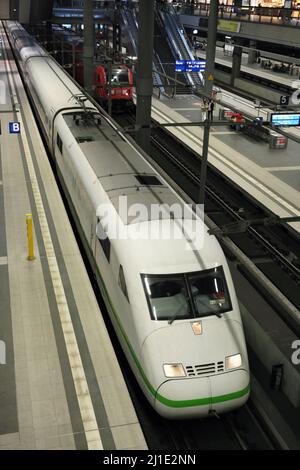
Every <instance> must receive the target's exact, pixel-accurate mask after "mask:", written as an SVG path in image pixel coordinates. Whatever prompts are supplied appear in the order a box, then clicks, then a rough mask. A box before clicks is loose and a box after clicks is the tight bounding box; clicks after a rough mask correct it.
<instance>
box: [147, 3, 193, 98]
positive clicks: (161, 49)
mask: <svg viewBox="0 0 300 470" xmlns="http://www.w3.org/2000/svg"><path fill="white" fill-rule="evenodd" d="M154 51H155V54H156V55H157V57H158V58H159V61H160V68H162V70H161V72H162V73H164V74H165V75H166V76H167V77H171V79H172V78H173V79H174V78H176V79H177V80H179V81H180V82H182V83H183V85H181V84H176V93H177V94H188V93H191V92H192V91H191V87H190V85H191V83H190V81H189V79H188V77H187V74H180V75H177V76H176V77H175V61H176V58H177V55H176V53H174V48H173V47H172V45H171V43H170V41H169V39H168V35H166V29H165V25H164V23H163V21H162V17H161V15H160V11H159V9H158V8H156V12H155V17H154ZM167 77H166V78H165V79H164V80H165V82H164V83H165V88H166V90H169V92H170V91H171V90H174V81H173V80H170V79H168V78H167Z"/></svg>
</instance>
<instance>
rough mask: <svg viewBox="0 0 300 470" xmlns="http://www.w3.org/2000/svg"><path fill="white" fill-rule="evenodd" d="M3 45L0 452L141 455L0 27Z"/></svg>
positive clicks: (131, 413) (139, 436) (128, 404)
mask: <svg viewBox="0 0 300 470" xmlns="http://www.w3.org/2000/svg"><path fill="white" fill-rule="evenodd" d="M0 40H1V41H0V47H1V49H2V50H1V52H2V57H1V61H0V79H1V93H2V95H1V104H0V116H1V136H0V152H1V154H0V221H1V224H0V346H1V348H0V450H4V449H8V450H9V449H13V450H17V449H41V450H46V449H100V450H101V449H104V450H115V449H117V450H129V449H130V450H138V449H146V448H147V445H146V442H145V439H144V435H143V432H142V430H141V427H140V424H139V421H138V418H137V415H136V413H135V410H134V407H133V404H132V401H131V398H130V396H129V393H128V390H127V387H126V384H125V381H124V378H123V375H122V372H121V369H120V366H119V364H118V361H117V358H116V356H115V353H114V349H113V347H112V344H111V342H110V338H109V336H108V333H107V329H106V326H105V323H104V320H103V317H102V315H101V311H100V309H99V305H98V302H97V299H96V297H95V293H94V291H93V289H92V286H91V284H90V281H89V277H88V274H87V272H86V268H85V265H84V262H83V259H82V256H81V253H80V250H79V248H78V245H77V242H76V239H75V236H74V233H73V230H72V228H71V225H70V222H69V219H68V217H67V214H66V211H65V208H64V205H63V202H62V199H61V196H60V193H59V190H58V187H57V184H56V181H55V178H54V176H53V172H52V170H51V167H50V163H49V160H48V157H47V154H46V151H45V148H44V145H43V142H42V140H41V137H40V134H39V130H38V128H37V125H36V123H35V121H34V117H33V114H32V112H31V108H30V104H29V102H28V99H27V96H26V93H25V90H24V88H23V85H22V81H21V78H20V76H19V74H18V70H17V67H16V64H15V61H14V59H13V56H12V53H11V51H10V47H9V43H8V41H7V38H6V35H5V32H4V29H3V26H2V24H1V25H0ZM27 214H31V215H32V220H33V238H34V256H35V259H34V260H31V261H29V260H28V259H27V256H28V251H27V228H26V215H27Z"/></svg>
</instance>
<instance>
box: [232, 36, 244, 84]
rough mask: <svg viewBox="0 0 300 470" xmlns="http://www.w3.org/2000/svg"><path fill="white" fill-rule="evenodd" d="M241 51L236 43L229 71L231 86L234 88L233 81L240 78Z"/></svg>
mask: <svg viewBox="0 0 300 470" xmlns="http://www.w3.org/2000/svg"><path fill="white" fill-rule="evenodd" d="M242 53H243V49H242V47H241V45H239V44H238V43H237V44H235V46H234V49H233V55H232V69H231V86H234V81H235V79H236V78H238V77H239V76H240V72H241V65H242Z"/></svg>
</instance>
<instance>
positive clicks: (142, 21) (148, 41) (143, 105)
mask: <svg viewBox="0 0 300 470" xmlns="http://www.w3.org/2000/svg"><path fill="white" fill-rule="evenodd" d="M154 2H155V0H140V2H139V34H138V65H137V80H136V91H137V107H136V126H137V129H138V130H137V143H138V144H139V145H140V146H141V147H142V148H143V149H144V150H145V151H146V152H149V150H150V142H151V128H150V125H151V103H152V93H153V76H152V64H153V36H154Z"/></svg>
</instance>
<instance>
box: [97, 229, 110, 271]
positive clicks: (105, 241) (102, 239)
mask: <svg viewBox="0 0 300 470" xmlns="http://www.w3.org/2000/svg"><path fill="white" fill-rule="evenodd" d="M97 238H98V240H99V243H100V245H101V247H102V250H103V251H104V254H105V256H106V258H107V261H108V262H110V239H109V238H108V236H107V235H106V233H105V230H104V229H103V227H102V225H101V222H99V221H98V224H97Z"/></svg>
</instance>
